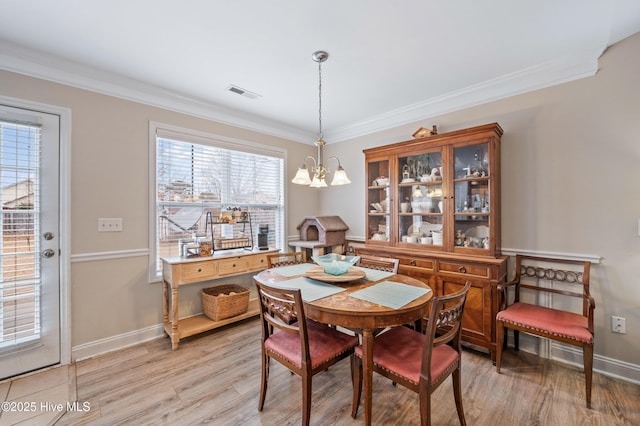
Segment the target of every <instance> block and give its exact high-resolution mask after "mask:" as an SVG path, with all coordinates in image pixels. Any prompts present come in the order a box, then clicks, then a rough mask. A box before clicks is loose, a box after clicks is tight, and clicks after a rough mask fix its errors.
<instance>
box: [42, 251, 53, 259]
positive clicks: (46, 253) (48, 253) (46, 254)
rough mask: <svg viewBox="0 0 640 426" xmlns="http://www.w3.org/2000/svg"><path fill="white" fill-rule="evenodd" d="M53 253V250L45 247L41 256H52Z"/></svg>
mask: <svg viewBox="0 0 640 426" xmlns="http://www.w3.org/2000/svg"><path fill="white" fill-rule="evenodd" d="M55 254H56V252H55V251H53V250H52V249H46V250H44V251H43V252H42V257H46V258H50V257H53V256H54V255H55Z"/></svg>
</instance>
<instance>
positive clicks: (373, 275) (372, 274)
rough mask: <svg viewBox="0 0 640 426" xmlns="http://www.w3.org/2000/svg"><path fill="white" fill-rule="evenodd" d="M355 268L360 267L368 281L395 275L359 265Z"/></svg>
mask: <svg viewBox="0 0 640 426" xmlns="http://www.w3.org/2000/svg"><path fill="white" fill-rule="evenodd" d="M356 268H358V269H362V270H363V271H364V272H365V273H366V274H367V280H369V281H380V280H383V279H385V278H389V277H390V276H392V275H395V273H393V272H389V271H380V270H377V269H371V268H364V267H361V266H356Z"/></svg>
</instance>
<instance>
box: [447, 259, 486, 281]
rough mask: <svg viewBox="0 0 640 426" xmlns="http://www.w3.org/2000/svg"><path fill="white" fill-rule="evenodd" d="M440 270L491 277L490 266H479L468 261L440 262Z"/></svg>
mask: <svg viewBox="0 0 640 426" xmlns="http://www.w3.org/2000/svg"><path fill="white" fill-rule="evenodd" d="M438 266H439V268H438V269H439V270H440V271H441V272H451V273H456V274H464V275H473V276H474V277H479V278H489V277H490V270H489V267H488V266H478V265H473V264H468V263H453V262H451V263H449V262H440V263H439V265H438Z"/></svg>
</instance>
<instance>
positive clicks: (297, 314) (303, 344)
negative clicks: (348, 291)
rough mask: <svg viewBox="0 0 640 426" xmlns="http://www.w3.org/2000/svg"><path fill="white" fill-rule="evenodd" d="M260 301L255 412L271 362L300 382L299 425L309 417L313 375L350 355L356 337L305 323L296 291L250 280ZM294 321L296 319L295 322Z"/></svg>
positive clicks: (305, 425) (260, 404) (261, 403)
mask: <svg viewBox="0 0 640 426" xmlns="http://www.w3.org/2000/svg"><path fill="white" fill-rule="evenodd" d="M253 282H254V283H255V285H256V288H257V290H258V299H259V301H260V320H261V321H260V322H261V323H262V327H261V328H262V338H261V339H260V343H261V344H260V346H261V352H262V372H261V379H260V399H259V401H258V410H259V411H262V409H263V408H264V402H265V398H266V395H267V384H268V382H269V370H270V369H269V362H270V360H271V359H273V360H275V361H277V362H279V363H280V364H282V365H284V366H285V367H287V368H288V369H289V370H291V372H292V373H295V374H297V375H298V376H300V378H301V379H302V425H303V426H308V425H309V421H310V418H311V387H312V381H313V376H315V375H316V374H318V373H321V372H323V371H326V370H327V369H328V368H329V367H330V366H332V365H333V364H335V363H336V362H338V361H340V360H342V359H345V358H348V357H349V356H351V355H353V348H354V347H355V346H356V345H357V344H358V341H359V339H358V337H357V336H351V335H349V334H345V333H342V332H340V331H338V330H336V329H334V328H330V327H329V326H327V325H323V324H319V323H317V322H315V321H311V320H307V317H306V316H305V313H304V303H303V302H302V292H301V290H300V289H295V288H283V287H272V286H269V285H267V284H264V283H262V282H260V281H258V280H257V279H256V278H254V279H253ZM296 319H297V320H296Z"/></svg>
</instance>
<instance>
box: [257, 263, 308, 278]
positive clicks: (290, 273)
mask: <svg viewBox="0 0 640 426" xmlns="http://www.w3.org/2000/svg"><path fill="white" fill-rule="evenodd" d="M317 266H318V265H316V264H315V263H298V264H296V265H288V266H278V267H277V268H271V269H269V270H270V271H271V272H275V273H276V274H280V275H282V276H284V277H295V276H296V275H302V274H304V273H305V272H307V271H308V270H309V269H311V268H315V267H317Z"/></svg>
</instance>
